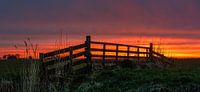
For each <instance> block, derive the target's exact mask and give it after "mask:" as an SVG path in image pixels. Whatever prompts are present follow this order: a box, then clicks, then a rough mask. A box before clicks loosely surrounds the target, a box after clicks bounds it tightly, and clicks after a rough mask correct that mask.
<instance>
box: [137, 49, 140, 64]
mask: <svg viewBox="0 0 200 92" xmlns="http://www.w3.org/2000/svg"><path fill="white" fill-rule="evenodd" d="M137 61H138V63H139V62H140V48H139V47H138V48H137Z"/></svg>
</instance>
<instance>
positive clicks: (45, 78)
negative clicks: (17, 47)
mask: <svg viewBox="0 0 200 92" xmlns="http://www.w3.org/2000/svg"><path fill="white" fill-rule="evenodd" d="M39 57H40V66H39V69H40V73H39V76H40V82H41V83H40V84H43V83H45V85H46V84H47V83H48V76H47V71H46V66H45V64H44V54H43V53H39ZM41 86H43V85H41Z"/></svg>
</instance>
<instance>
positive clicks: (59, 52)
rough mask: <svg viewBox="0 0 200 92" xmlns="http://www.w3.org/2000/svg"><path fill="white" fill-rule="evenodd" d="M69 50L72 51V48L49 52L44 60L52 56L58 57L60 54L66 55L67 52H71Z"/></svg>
mask: <svg viewBox="0 0 200 92" xmlns="http://www.w3.org/2000/svg"><path fill="white" fill-rule="evenodd" d="M69 50H70V48H64V49H60V50H56V51H52V52H48V53H45V54H44V58H46V57H50V56H55V55H58V54H61V53H65V52H69Z"/></svg>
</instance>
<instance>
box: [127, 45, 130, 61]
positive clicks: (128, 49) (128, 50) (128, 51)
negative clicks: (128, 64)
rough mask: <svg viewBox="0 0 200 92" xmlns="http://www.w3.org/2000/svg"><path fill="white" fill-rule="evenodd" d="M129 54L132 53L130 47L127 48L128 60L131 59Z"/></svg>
mask: <svg viewBox="0 0 200 92" xmlns="http://www.w3.org/2000/svg"><path fill="white" fill-rule="evenodd" d="M129 53H130V47H129V46H128V48H127V57H128V59H129Z"/></svg>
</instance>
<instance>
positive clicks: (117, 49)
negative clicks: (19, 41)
mask: <svg viewBox="0 0 200 92" xmlns="http://www.w3.org/2000/svg"><path fill="white" fill-rule="evenodd" d="M118 52H119V45H117V46H116V58H115V59H116V61H118Z"/></svg>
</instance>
